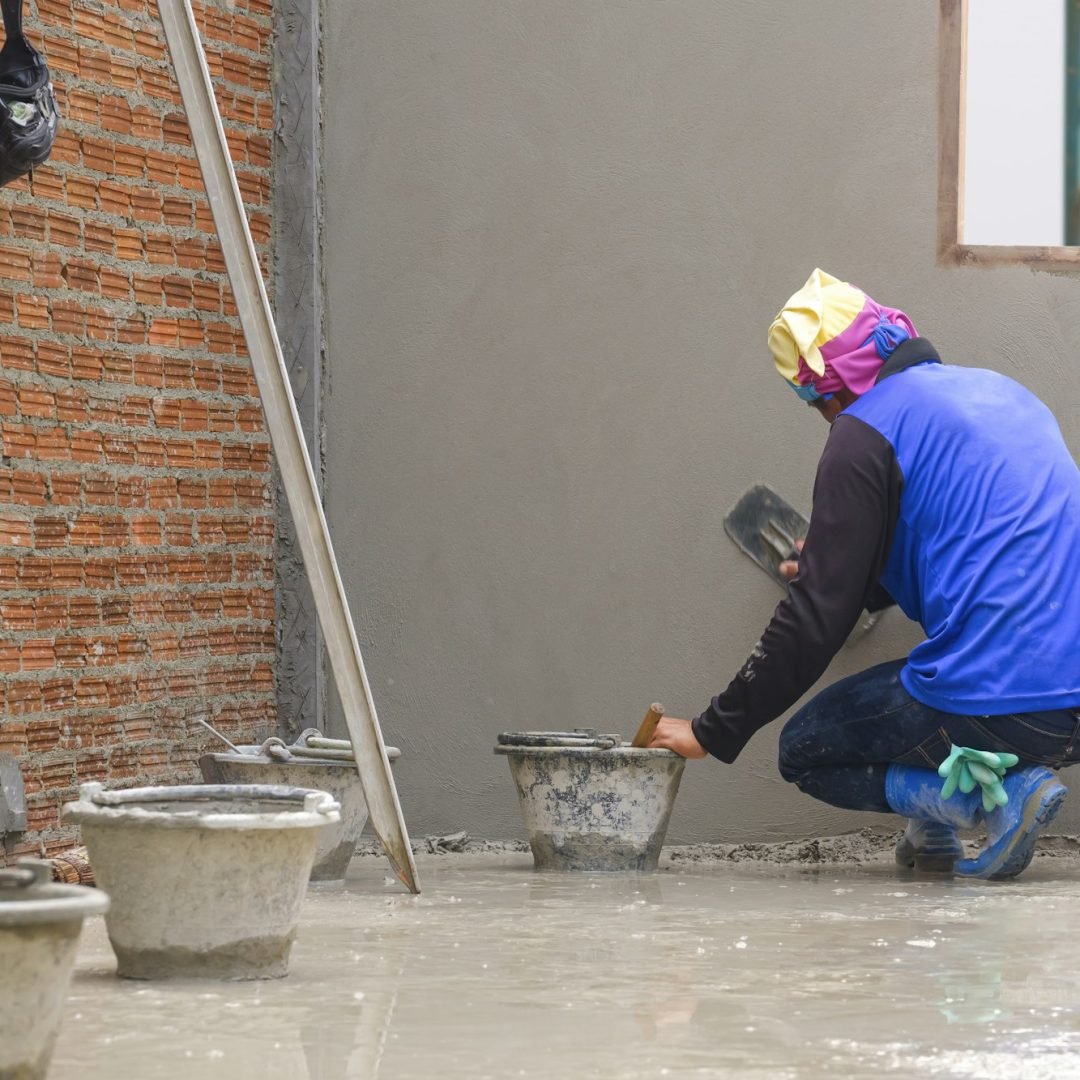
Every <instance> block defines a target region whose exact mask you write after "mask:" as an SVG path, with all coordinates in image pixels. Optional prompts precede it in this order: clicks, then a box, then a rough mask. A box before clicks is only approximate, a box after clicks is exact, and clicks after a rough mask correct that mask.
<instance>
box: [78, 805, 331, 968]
mask: <svg viewBox="0 0 1080 1080" xmlns="http://www.w3.org/2000/svg"><path fill="white" fill-rule="evenodd" d="M64 817H65V819H66V820H68V821H73V822H75V823H77V824H78V825H80V826H81V828H82V837H83V843H85V845H86V847H87V851H88V854H89V857H90V864H91V865H92V866H93V868H94V873H95V875H96V877H97V880H98V881H99V882H100V883H101V885H102V886H103V887H104V888H105V889H106V890H107V891H108V893H109V895H110V897H111V898H112V907H111V908H110V910H109V914H108V915H107V916H106V919H105V924H106V927H107V928H108V931H109V941H110V943H111V944H112V947H113V952H114V953H116V960H117V974H118V975H120V976H123V977H125V978H131V979H167V978H179V977H184V978H210V979H272V978H281V977H282V976H284V975H287V974H288V970H289V952H290V950H291V948H292V942H293V938H294V936H295V934H296V924H297V922H298V920H299V917H300V907H301V904H302V903H303V900H304V893H305V891H306V889H307V882H308V875H309V874H310V873H311V866H312V863H313V861H314V859H315V843H316V839H317V836H318V831H319V829H320V828H322V827H324V826H326V825H330V824H336V823H337V821H338V818H339V814H338V806H337V803H336V802H335V801H334V799H333V798H332V797H331V796H330V795H328V794H327V793H326V792H324V791H309V790H305V789H302V788H291V787H278V786H259V785H222V786H216V785H190V786H184V787H171V788H170V787H159V788H131V789H129V790H127V791H105V790H104V789H103V788H102V786H101V785H100V784H83V785H82V787H81V788H80V789H79V801H78V802H75V803H69V804H68V805H67V806H65V807H64Z"/></svg>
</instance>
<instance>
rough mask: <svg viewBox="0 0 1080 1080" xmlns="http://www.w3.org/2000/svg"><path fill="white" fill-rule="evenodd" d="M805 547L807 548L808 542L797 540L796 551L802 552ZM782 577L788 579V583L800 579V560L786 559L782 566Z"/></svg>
mask: <svg viewBox="0 0 1080 1080" xmlns="http://www.w3.org/2000/svg"><path fill="white" fill-rule="evenodd" d="M805 546H806V541H805V540H796V541H795V549H796V551H802V549H803V548H804V547H805ZM780 576H781V577H782V578H786V579H787V580H788V581H790V580H791V579H792V578H793V577H798V576H799V560H798V559H785V560H784V561H783V562H782V563H781V564H780Z"/></svg>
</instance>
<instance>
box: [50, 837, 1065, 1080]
mask: <svg viewBox="0 0 1080 1080" xmlns="http://www.w3.org/2000/svg"><path fill="white" fill-rule="evenodd" d="M420 871H421V874H422V882H423V885H424V887H425V893H424V895H422V896H420V897H416V898H414V897H410V896H408V895H406V894H405V893H404V892H403V891H402V890H401V888H400V886H398V885H396V884H394V883H391V882H389V880H388V879H387V872H386V869H385V868H384V864H383V863H382V862H381V861H380V860H376V859H371V858H368V859H361V860H356V861H354V863H353V867H352V869H351V871H350V879H349V881H348V884H347V886H346V887H345V888H336V889H335V888H326V887H314V888H312V890H311V891H310V893H309V899H308V903H307V905H306V907H305V910H304V918H303V923H302V925H301V929H300V933H299V936H298V939H297V943H296V946H295V948H294V950H293V959H292V974H291V975H290V977H289V978H287V979H284V980H281V981H278V982H263V983H232V984H202V985H199V984H190V983H189V984H185V985H180V984H153V983H135V982H126V981H122V980H119V979H117V978H115V977H114V975H113V974H112V972H113V970H114V961H113V958H112V954H111V952H110V951H109V946H108V941H107V939H106V937H105V932H104V924H103V922H102V920H101V919H100V918H98V919H95V920H93V921H92V922H91V923H89V924H88V926H87V929H86V931H85V932H84V937H83V943H82V946H81V951H80V957H79V963H78V968H77V972H76V976H75V981H74V984H73V986H72V991H71V995H70V997H69V1000H68V1005H67V1012H66V1015H65V1024H64V1029H63V1032H62V1034H61V1039H60V1042H59V1045H58V1047H57V1052H56V1056H55V1059H54V1063H53V1069H52V1071H51V1073H50V1077H51V1080H106V1078H108V1080H117V1078H125V1080H127V1078H132V1080H152V1078H155V1077H168V1078H179V1077H183V1078H198V1080H203V1078H206V1080H219V1078H220V1080H345V1078H349V1080H353V1078H357V1080H374V1078H381V1080H421V1078H422V1080H433V1078H439V1080H484V1078H488V1077H492V1078H495V1077H497V1078H500V1080H501V1078H504V1077H506V1078H510V1077H528V1078H572V1080H579V1078H580V1080H590V1078H605V1080H607V1078H628V1080H629V1078H639V1077H641V1078H644V1077H754V1076H760V1077H769V1078H770V1080H785V1078H801V1077H819V1076H826V1075H832V1076H838V1077H846V1078H848V1077H850V1078H861V1077H879V1076H881V1075H882V1074H885V1075H895V1076H909V1077H927V1076H941V1077H979V1078H983V1077H1003V1078H1004V1077H1008V1078H1015V1077H1022V1078H1025V1080H1046V1078H1054V1080H1057V1078H1066V1077H1068V1078H1070V1080H1072V1078H1076V1077H1080V934H1078V933H1077V928H1078V927H1080V861H1078V860H1075V859H1040V860H1037V862H1036V864H1035V865H1034V866H1033V867H1032V868H1031V870H1029V872H1028V873H1027V874H1026V875H1025V876H1024V877H1023V878H1021V879H1020V880H1019V881H1018V882H1016V883H1012V884H1006V885H995V884H984V883H981V882H976V883H964V882H957V881H945V882H941V881H930V880H926V879H916V878H914V877H911V876H910V875H909V876H899V875H898V873H897V872H896V871H895V870H894V869H893V868H892V867H891V866H889V865H887V864H885V863H877V864H874V865H867V866H861V867H860V866H844V867H828V866H826V867H823V868H814V869H807V868H801V867H796V866H788V867H776V868H771V867H761V866H755V865H746V864H742V865H731V864H722V863H721V864H712V865H703V866H689V867H684V866H681V865H676V866H674V867H673V868H671V869H668V870H666V871H662V872H660V873H658V874H655V875H651V876H640V877H638V876H630V877H621V876H610V875H587V874H580V875H558V874H550V873H547V874H541V873H536V872H534V871H533V870H532V869H531V860H530V858H529V856H527V855H526V856H509V857H508V856H502V857H490V856H489V857H483V856H444V857H439V858H427V859H424V860H422V861H421V863H420Z"/></svg>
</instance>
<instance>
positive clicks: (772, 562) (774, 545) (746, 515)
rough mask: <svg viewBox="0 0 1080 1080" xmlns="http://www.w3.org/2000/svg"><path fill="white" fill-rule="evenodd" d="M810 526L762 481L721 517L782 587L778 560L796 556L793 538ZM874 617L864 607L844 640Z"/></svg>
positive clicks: (857, 634)
mask: <svg viewBox="0 0 1080 1080" xmlns="http://www.w3.org/2000/svg"><path fill="white" fill-rule="evenodd" d="M809 527H810V522H809V521H808V520H807V519H806V518H805V517H803V515H802V514H800V513H799V511H798V510H796V509H795V507H793V506H792V505H791V504H790V503H788V502H786V501H785V500H784V499H782V498H781V497H780V496H779V495H777V494H776V492H775V491H773V490H772V488H769V487H766V486H765V485H764V484H755V485H754V486H753V487H752V488H751V489H750V490H749V491H748V492H747V493H746V494H745V495H743V497H742V498H741V499H739V501H738V502H737V503H736V504H735V505H734V506H733V507H732V508H731V510H730V512H729V513H728V515H727V517H726V518H724V531H725V532H726V533H727V534H728V536H730V537H731V539H732V540H734V541H735V543H736V544H737V545H738V547H739V549H740V550H741V551H742V552H743V553H744V554H746V555H749V556H750V558H751V559H753V560H754V562H755V563H757V565H758V566H760V567H761V569H762V570H764V571H765V573H766V574H768V575H769V577H771V578H772V579H773V581H775V582H776V583H777V584H778V585H780V586H781V587H782V588H784V589H787V587H788V581H787V579H786V578H785V577H784V576H783V575H782V574H781V573H780V564H781V563H782V562H786V561H787V560H788V559H798V557H799V552H798V549H797V548H796V546H795V541H796V540H801V539H802V538H803V537H804V536H806V530H807V529H808V528H809ZM877 620H878V616H877V615H876V614H871V613H870V612H868V611H864V612H863V614H862V618H860V619H859V622H858V623H857V624H856V626H855V629H854V630H852V632H851V634H850V635H849V637H848V639H847V644H848V645H854V644H855V642H857V641H858V640H859V639H860V638H861V637H862V636H863V635H864V634H865V633H866V632H867V631H868V630H870V629H871V627H873V625H874V623H876V622H877Z"/></svg>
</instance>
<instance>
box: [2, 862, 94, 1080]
mask: <svg viewBox="0 0 1080 1080" xmlns="http://www.w3.org/2000/svg"><path fill="white" fill-rule="evenodd" d="M108 906H109V897H108V896H107V895H106V894H105V893H103V892H101V891H99V890H98V889H88V888H85V887H84V886H82V885H57V884H54V883H53V881H52V867H51V866H50V865H49V864H48V863H44V862H29V861H24V862H20V863H16V865H15V866H12V867H9V868H8V869H6V870H0V972H2V973H3V974H2V975H0V1016H2V1017H3V1018H4V1032H3V1035H0V1080H40V1078H42V1077H44V1076H45V1074H46V1073H47V1072H48V1068H49V1060H50V1059H51V1057H52V1051H53V1045H54V1043H55V1042H56V1034H57V1032H58V1031H59V1030H60V1020H61V1018H62V1015H63V1010H64V998H65V997H67V991H68V987H69V986H70V985H71V972H72V968H73V967H74V965H75V952H76V950H77V948H78V945H79V932H80V930H82V924H83V919H85V918H86V917H87V916H88V915H101V914H102V913H104V912H105V910H106V909H107V908H108Z"/></svg>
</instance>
